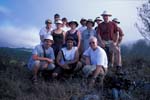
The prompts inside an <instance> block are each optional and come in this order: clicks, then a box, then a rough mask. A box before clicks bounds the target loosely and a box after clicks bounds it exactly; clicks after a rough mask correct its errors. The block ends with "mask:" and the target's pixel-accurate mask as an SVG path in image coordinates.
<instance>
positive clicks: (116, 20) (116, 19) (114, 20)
mask: <svg viewBox="0 0 150 100" xmlns="http://www.w3.org/2000/svg"><path fill="white" fill-rule="evenodd" d="M112 21H113V22H116V23H118V24H120V21H119V20H118V18H114V19H113V20H112Z"/></svg>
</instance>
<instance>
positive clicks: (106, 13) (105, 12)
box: [101, 11, 112, 16]
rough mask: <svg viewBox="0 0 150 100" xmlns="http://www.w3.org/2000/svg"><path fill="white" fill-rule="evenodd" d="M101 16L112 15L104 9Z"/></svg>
mask: <svg viewBox="0 0 150 100" xmlns="http://www.w3.org/2000/svg"><path fill="white" fill-rule="evenodd" d="M101 16H112V15H111V14H110V13H108V12H107V11H104V12H103V13H102V14H101Z"/></svg>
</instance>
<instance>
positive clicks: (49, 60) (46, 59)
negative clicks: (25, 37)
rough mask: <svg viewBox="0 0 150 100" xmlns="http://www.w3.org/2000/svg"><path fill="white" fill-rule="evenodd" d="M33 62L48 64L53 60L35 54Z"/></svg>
mask: <svg viewBox="0 0 150 100" xmlns="http://www.w3.org/2000/svg"><path fill="white" fill-rule="evenodd" d="M32 58H33V60H40V61H47V62H48V63H52V62H53V60H52V59H49V58H46V57H39V56H38V55H36V54H34V55H33V56H32Z"/></svg>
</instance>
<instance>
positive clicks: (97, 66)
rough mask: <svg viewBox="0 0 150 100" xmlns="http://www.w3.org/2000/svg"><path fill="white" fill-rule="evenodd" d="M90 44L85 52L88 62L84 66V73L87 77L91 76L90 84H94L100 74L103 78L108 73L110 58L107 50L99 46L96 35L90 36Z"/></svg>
mask: <svg viewBox="0 0 150 100" xmlns="http://www.w3.org/2000/svg"><path fill="white" fill-rule="evenodd" d="M89 45H90V47H89V48H88V49H87V50H86V51H85V52H84V53H83V56H85V63H86V65H85V66H84V67H83V73H84V74H85V76H86V77H89V76H91V78H90V81H89V85H90V86H93V85H94V84H95V80H96V79H97V77H98V76H102V79H103V77H104V75H105V74H106V72H107V66H108V60H107V55H106V53H105V51H104V50H103V49H102V48H101V47H99V46H98V44H97V38H96V37H94V36H91V37H90V39H89ZM100 81H102V80H100Z"/></svg>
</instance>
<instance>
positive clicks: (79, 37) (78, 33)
mask: <svg viewBox="0 0 150 100" xmlns="http://www.w3.org/2000/svg"><path fill="white" fill-rule="evenodd" d="M77 36H78V45H77V47H78V49H79V48H80V44H81V33H80V31H78V32H77Z"/></svg>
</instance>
